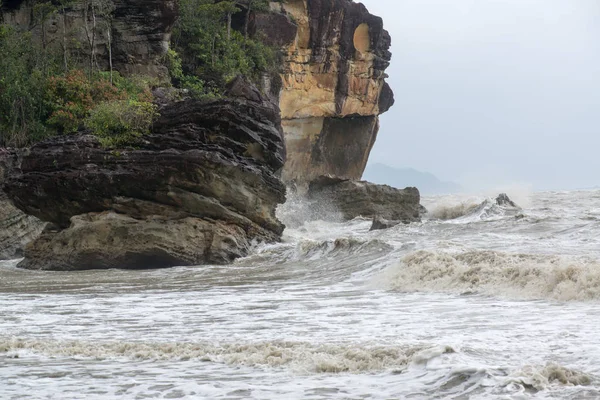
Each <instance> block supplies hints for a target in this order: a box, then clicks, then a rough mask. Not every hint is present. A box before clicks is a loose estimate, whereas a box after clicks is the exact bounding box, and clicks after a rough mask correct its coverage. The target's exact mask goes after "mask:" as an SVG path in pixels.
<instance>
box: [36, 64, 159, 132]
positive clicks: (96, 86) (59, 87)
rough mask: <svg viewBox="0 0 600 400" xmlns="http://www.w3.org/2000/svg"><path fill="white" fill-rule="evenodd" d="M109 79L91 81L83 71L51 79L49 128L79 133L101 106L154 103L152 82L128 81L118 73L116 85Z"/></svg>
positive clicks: (48, 93)
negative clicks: (122, 102) (132, 102)
mask: <svg viewBox="0 0 600 400" xmlns="http://www.w3.org/2000/svg"><path fill="white" fill-rule="evenodd" d="M109 79H110V74H109V73H101V74H98V75H97V76H94V77H92V78H91V79H90V78H89V77H88V75H87V74H85V73H84V72H83V71H82V70H72V71H69V72H68V73H67V74H64V75H60V76H52V77H50V78H49V79H48V84H47V90H46V102H47V103H48V105H49V108H50V110H51V114H50V117H49V118H48V120H47V123H48V125H49V126H51V127H53V128H54V129H56V131H57V132H59V133H67V134H68V133H75V132H77V131H78V130H79V129H80V128H81V126H82V124H83V122H84V120H85V119H86V118H87V117H88V116H89V115H90V113H91V112H92V110H93V109H94V108H95V107H96V105H97V104H99V103H105V102H109V103H110V102H114V103H119V101H122V100H131V101H136V102H151V101H152V93H151V92H150V89H149V82H148V81H146V80H144V79H142V78H132V79H127V78H124V77H122V76H121V75H119V74H116V73H115V74H113V84H111V83H110V80H109Z"/></svg>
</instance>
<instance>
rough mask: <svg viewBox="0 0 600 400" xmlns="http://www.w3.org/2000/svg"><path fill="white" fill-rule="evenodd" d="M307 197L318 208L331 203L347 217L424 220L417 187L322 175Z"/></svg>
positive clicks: (332, 207) (407, 220)
mask: <svg viewBox="0 0 600 400" xmlns="http://www.w3.org/2000/svg"><path fill="white" fill-rule="evenodd" d="M307 197H308V199H309V201H311V202H313V203H314V204H315V207H314V208H315V209H318V206H319V205H327V206H329V207H330V209H334V210H337V211H339V212H340V213H341V215H342V217H343V219H345V220H351V219H354V218H356V217H364V218H374V219H375V218H377V219H383V220H393V221H401V222H404V223H409V222H417V221H420V220H421V213H422V207H421V204H420V202H421V196H420V194H419V190H418V189H416V188H406V189H396V188H393V187H391V186H387V185H375V184H373V183H369V182H360V181H350V180H343V179H339V178H332V177H327V176H322V177H319V178H317V179H315V180H314V181H313V182H311V184H310V187H309V190H308V194H307Z"/></svg>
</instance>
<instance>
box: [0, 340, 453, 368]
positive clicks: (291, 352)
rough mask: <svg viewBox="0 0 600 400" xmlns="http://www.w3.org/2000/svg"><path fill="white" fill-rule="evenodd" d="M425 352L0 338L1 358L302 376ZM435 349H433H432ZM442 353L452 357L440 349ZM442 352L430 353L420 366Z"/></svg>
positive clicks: (382, 364)
mask: <svg viewBox="0 0 600 400" xmlns="http://www.w3.org/2000/svg"><path fill="white" fill-rule="evenodd" d="M425 349H428V348H427V347H426V346H421V345H415V346H400V345H393V346H383V345H362V344H324V345H318V344H311V343H305V342H259V343H224V344H214V343H191V342H190V343H188V342H169V343H151V342H122V341H118V342H104V343H103V342H93V341H79V340H52V339H23V338H14V337H13V338H2V337H0V355H1V354H2V353H5V354H7V355H8V357H17V356H18V357H27V355H28V354H39V355H44V356H51V357H68V358H91V359H96V360H105V359H121V358H123V359H127V360H167V361H189V360H197V361H202V362H214V363H222V364H227V365H237V366H249V367H287V368H290V369H292V370H294V371H295V372H300V373H342V372H346V373H362V372H369V371H384V370H388V369H394V370H397V369H403V368H405V367H406V366H407V365H408V364H409V363H410V362H411V360H412V359H413V357H415V356H416V355H419V354H420V352H422V351H423V350H425ZM434 349H437V348H434ZM443 349H444V351H445V352H449V351H452V350H451V349H450V348H448V347H443ZM442 353H443V351H438V350H434V351H429V352H425V353H423V355H422V356H419V357H420V358H418V359H419V360H421V359H424V358H426V357H429V358H431V357H434V356H436V355H440V354H442Z"/></svg>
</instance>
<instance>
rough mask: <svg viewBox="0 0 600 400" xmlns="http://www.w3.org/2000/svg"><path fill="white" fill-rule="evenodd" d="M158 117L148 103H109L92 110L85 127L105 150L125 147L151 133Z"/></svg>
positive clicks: (151, 105) (118, 101) (133, 101)
mask: <svg viewBox="0 0 600 400" xmlns="http://www.w3.org/2000/svg"><path fill="white" fill-rule="evenodd" d="M157 115H158V112H157V108H156V106H155V105H154V104H152V103H149V102H140V101H136V100H117V101H108V102H104V103H100V104H98V105H97V106H96V107H95V108H94V109H93V110H92V111H91V113H90V115H89V117H88V118H86V120H85V127H86V128H88V129H89V130H90V131H91V132H92V134H94V135H96V136H98V138H99V139H100V143H102V145H103V146H104V147H122V146H127V145H131V144H133V143H135V140H136V139H137V138H139V137H140V136H142V135H144V134H146V133H148V132H149V131H150V127H151V126H152V121H153V120H154V118H155V117H156V116H157Z"/></svg>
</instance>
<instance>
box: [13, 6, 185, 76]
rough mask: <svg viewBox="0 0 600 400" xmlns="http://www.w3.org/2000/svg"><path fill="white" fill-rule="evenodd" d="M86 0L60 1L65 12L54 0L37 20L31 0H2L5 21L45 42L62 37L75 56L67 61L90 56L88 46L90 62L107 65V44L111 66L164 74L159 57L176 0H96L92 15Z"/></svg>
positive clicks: (165, 44)
mask: <svg viewBox="0 0 600 400" xmlns="http://www.w3.org/2000/svg"><path fill="white" fill-rule="evenodd" d="M53 3H55V4H57V5H58V4H59V2H53ZM89 3H90V2H89V1H73V2H65V4H68V6H67V7H66V8H65V9H64V12H63V10H62V8H61V7H60V6H59V5H58V6H57V7H58V12H53V13H51V14H49V15H48V16H47V17H45V18H44V19H43V23H42V22H41V20H42V18H40V16H39V15H37V14H36V11H35V8H34V7H35V4H36V2H35V1H33V0H20V1H19V0H16V1H10V2H4V11H5V13H4V20H5V21H4V22H5V23H8V24H11V25H15V26H20V27H22V28H23V29H24V30H25V31H30V32H31V33H32V34H33V37H34V38H36V39H38V40H40V41H41V40H43V41H44V42H45V43H47V44H48V45H49V46H62V43H63V41H64V43H66V45H67V46H68V47H69V53H70V54H71V55H72V57H73V58H74V60H71V62H75V61H81V60H82V59H83V60H85V59H87V58H89V56H90V53H91V48H93V49H94V53H95V54H96V61H95V62H96V63H97V64H98V66H99V67H100V68H101V69H103V70H108V68H109V47H110V51H111V52H112V61H113V67H114V68H115V70H117V71H119V72H121V73H123V74H125V75H130V74H143V75H148V76H153V77H159V78H166V77H167V70H166V68H165V67H164V66H163V65H162V57H163V56H164V54H165V53H166V52H167V50H168V49H169V41H170V40H171V29H172V28H173V24H174V23H175V21H176V18H177V1H176V0H144V1H140V0H103V1H100V2H98V1H96V3H97V11H96V12H95V13H94V14H93V15H92V12H91V10H92V9H91V7H89ZM100 4H101V6H100ZM94 26H95V27H96V29H95V30H94V29H93V27H94ZM92 30H93V31H94V32H95V34H94V35H93V37H92V36H91V33H90V32H91V31H92ZM109 44H110V46H109Z"/></svg>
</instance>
